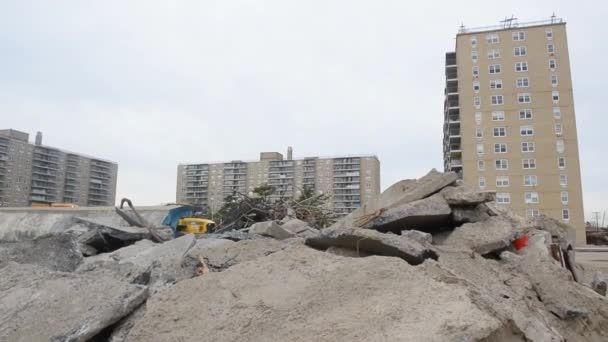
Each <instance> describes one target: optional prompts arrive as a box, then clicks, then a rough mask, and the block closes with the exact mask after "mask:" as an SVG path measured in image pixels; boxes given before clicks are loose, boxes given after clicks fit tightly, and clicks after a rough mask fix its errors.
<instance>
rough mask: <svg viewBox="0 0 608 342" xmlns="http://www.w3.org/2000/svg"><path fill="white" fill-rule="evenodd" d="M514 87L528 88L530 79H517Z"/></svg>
mask: <svg viewBox="0 0 608 342" xmlns="http://www.w3.org/2000/svg"><path fill="white" fill-rule="evenodd" d="M515 86H516V87H517V88H527V87H529V86H530V79H529V78H527V77H519V78H518V79H517V80H516V81H515Z"/></svg>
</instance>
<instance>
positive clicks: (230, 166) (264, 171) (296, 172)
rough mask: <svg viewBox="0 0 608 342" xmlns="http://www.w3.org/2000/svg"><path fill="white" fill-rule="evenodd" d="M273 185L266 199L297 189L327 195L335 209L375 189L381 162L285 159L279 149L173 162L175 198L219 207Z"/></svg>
mask: <svg viewBox="0 0 608 342" xmlns="http://www.w3.org/2000/svg"><path fill="white" fill-rule="evenodd" d="M265 184H267V185H270V186H272V187H273V188H274V192H273V194H272V195H271V197H270V199H271V200H278V199H280V198H290V199H291V198H294V197H297V196H299V195H300V194H301V191H302V189H304V188H310V189H313V190H314V191H315V192H316V193H324V194H328V195H329V197H330V201H329V203H328V207H329V208H330V209H332V210H333V211H334V212H335V213H336V214H348V213H349V212H351V211H353V210H355V209H356V208H359V207H360V206H361V205H365V204H366V203H368V202H369V201H371V200H372V199H373V198H375V197H377V196H378V194H379V193H380V162H379V161H378V158H377V157H376V156H353V157H335V158H319V157H310V158H303V159H292V158H291V149H290V150H289V152H288V157H287V159H284V158H283V155H282V154H281V153H278V152H262V153H260V160H258V161H250V162H244V161H230V162H222V163H200V164H180V165H179V166H178V167H177V203H189V204H196V205H202V206H205V207H208V208H209V209H210V210H211V212H216V211H217V210H219V209H220V208H221V207H222V205H223V203H224V199H225V198H226V197H227V196H229V195H232V194H234V193H235V192H237V193H243V194H249V193H251V191H252V190H253V189H254V188H256V187H259V186H262V185H265Z"/></svg>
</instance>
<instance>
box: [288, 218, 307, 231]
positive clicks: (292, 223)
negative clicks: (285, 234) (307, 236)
mask: <svg viewBox="0 0 608 342" xmlns="http://www.w3.org/2000/svg"><path fill="white" fill-rule="evenodd" d="M281 228H283V229H286V230H288V231H290V232H292V233H294V234H298V233H300V232H303V231H305V230H307V229H308V228H310V227H309V226H308V223H306V222H304V221H302V220H298V219H297V218H296V219H291V220H289V221H287V222H285V223H283V224H282V225H281Z"/></svg>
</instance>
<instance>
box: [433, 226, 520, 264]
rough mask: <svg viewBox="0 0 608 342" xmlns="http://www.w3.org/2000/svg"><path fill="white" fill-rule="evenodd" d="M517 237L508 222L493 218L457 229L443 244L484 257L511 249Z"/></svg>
mask: <svg viewBox="0 0 608 342" xmlns="http://www.w3.org/2000/svg"><path fill="white" fill-rule="evenodd" d="M515 237H516V232H515V230H514V228H513V226H512V225H511V223H510V222H509V221H508V220H505V219H503V218H499V217H491V218H489V219H488V220H486V221H482V222H476V223H466V224H463V225H462V226H460V227H457V228H455V229H454V231H453V232H451V233H450V234H449V235H448V236H447V237H446V238H445V240H443V241H442V242H441V244H442V245H448V246H464V247H469V248H471V249H472V250H473V251H475V252H477V253H479V254H482V255H483V254H487V253H490V252H497V251H501V250H503V249H505V248H507V247H509V246H510V245H511V242H512V241H513V240H514V239H515Z"/></svg>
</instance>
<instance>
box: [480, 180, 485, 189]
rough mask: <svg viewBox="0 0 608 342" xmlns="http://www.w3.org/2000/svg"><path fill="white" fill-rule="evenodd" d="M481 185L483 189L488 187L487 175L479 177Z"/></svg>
mask: <svg viewBox="0 0 608 342" xmlns="http://www.w3.org/2000/svg"><path fill="white" fill-rule="evenodd" d="M479 187H480V188H481V189H483V188H485V187H486V177H479Z"/></svg>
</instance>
